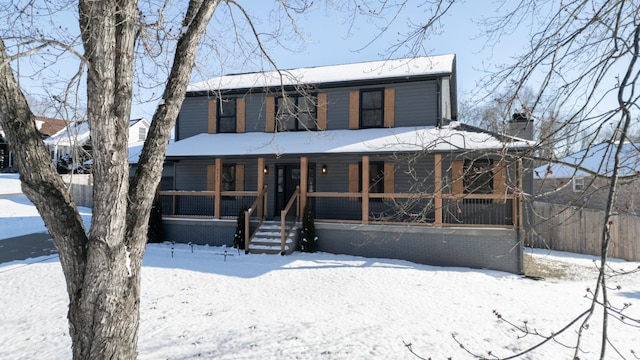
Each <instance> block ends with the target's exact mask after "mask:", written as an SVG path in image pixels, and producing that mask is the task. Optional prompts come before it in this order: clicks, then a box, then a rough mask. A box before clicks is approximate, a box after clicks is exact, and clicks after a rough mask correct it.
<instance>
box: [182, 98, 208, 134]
mask: <svg viewBox="0 0 640 360" xmlns="http://www.w3.org/2000/svg"><path fill="white" fill-rule="evenodd" d="M208 100H209V98H208V97H206V96H202V97H187V98H185V99H184V102H183V103H182V108H181V109H180V113H179V115H178V122H177V129H176V141H179V140H182V139H186V138H188V137H191V136H194V135H198V134H201V133H206V132H208V131H209V120H208V119H209V117H208V115H209V110H208V109H209V107H208Z"/></svg>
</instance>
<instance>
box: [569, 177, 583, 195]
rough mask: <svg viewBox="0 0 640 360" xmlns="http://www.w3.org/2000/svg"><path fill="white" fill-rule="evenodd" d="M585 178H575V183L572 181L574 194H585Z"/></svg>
mask: <svg viewBox="0 0 640 360" xmlns="http://www.w3.org/2000/svg"><path fill="white" fill-rule="evenodd" d="M584 183H585V181H584V177H581V176H580V177H574V178H573V181H571V184H572V188H573V192H575V193H581V192H584V189H585V186H584Z"/></svg>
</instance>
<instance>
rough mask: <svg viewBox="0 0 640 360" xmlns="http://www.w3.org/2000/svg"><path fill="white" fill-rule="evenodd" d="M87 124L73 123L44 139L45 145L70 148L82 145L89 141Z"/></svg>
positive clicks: (84, 122) (85, 122)
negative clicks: (74, 145)
mask: <svg viewBox="0 0 640 360" xmlns="http://www.w3.org/2000/svg"><path fill="white" fill-rule="evenodd" d="M89 135H90V132H89V122H87V121H83V122H81V123H73V124H70V125H69V126H67V127H65V128H64V129H62V130H60V131H58V132H57V133H55V134H53V135H51V136H50V137H48V138H46V139H44V143H45V144H46V145H58V146H72V145H73V144H76V143H77V144H84V142H85V141H86V140H88V139H89Z"/></svg>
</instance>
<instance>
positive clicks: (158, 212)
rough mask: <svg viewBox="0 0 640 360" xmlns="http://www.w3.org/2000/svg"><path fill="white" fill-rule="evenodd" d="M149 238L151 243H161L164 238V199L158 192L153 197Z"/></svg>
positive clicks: (148, 231)
mask: <svg viewBox="0 0 640 360" xmlns="http://www.w3.org/2000/svg"><path fill="white" fill-rule="evenodd" d="M147 239H148V240H147V241H148V242H150V243H161V242H162V241H163V240H164V232H163V231H162V201H161V200H160V196H159V195H158V194H157V193H156V196H155V197H154V198H153V204H152V205H151V214H149V228H148V229H147Z"/></svg>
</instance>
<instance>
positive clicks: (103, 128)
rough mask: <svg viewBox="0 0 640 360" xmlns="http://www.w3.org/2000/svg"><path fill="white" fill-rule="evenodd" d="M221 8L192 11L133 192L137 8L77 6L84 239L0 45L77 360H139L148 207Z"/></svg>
mask: <svg viewBox="0 0 640 360" xmlns="http://www.w3.org/2000/svg"><path fill="white" fill-rule="evenodd" d="M219 2H220V1H202V0H192V1H191V2H190V3H189V7H188V10H187V13H186V15H185V20H184V22H183V25H184V28H185V29H186V30H185V31H184V33H183V34H182V35H181V37H180V39H179V41H178V46H177V49H176V53H175V58H174V65H173V68H172V71H171V74H170V78H169V79H168V83H167V86H166V90H165V93H164V96H163V99H164V104H162V105H160V106H159V108H158V109H157V110H156V114H155V115H154V117H153V122H152V126H151V129H150V132H149V135H148V137H147V141H146V143H145V146H144V149H143V152H142V156H141V159H140V161H139V168H138V171H137V173H136V176H135V178H134V180H133V181H132V185H131V188H130V187H129V164H128V151H127V143H128V141H127V140H128V139H127V137H128V125H129V117H130V112H131V99H132V96H131V93H132V81H133V68H134V58H135V57H134V56H135V54H134V43H135V30H136V16H137V1H135V0H103V1H90V0H81V1H80V2H79V12H80V28H81V33H82V40H83V45H84V49H85V54H84V59H85V60H86V62H87V65H88V74H87V106H88V110H87V117H88V121H89V124H90V128H91V141H92V146H93V154H94V196H93V197H94V205H93V217H92V225H91V232H90V235H89V236H88V237H87V235H86V231H85V229H84V227H83V224H82V219H81V217H80V215H79V213H78V210H77V207H76V206H75V204H74V203H73V200H72V198H71V196H70V194H69V191H68V190H67V188H66V187H65V185H64V183H63V182H62V179H61V178H60V176H59V175H58V174H57V173H56V171H55V168H54V166H53V163H52V162H51V159H50V158H49V154H48V152H47V150H46V148H45V146H44V144H43V142H42V140H41V139H40V137H39V136H38V134H37V131H36V128H35V124H34V122H33V119H32V117H33V115H32V113H31V111H30V109H29V107H28V104H27V102H26V100H25V98H24V96H23V94H22V92H21V91H20V89H19V87H18V85H17V83H16V81H15V78H14V76H13V73H12V71H11V67H10V66H9V59H8V57H7V54H6V49H5V47H4V43H3V42H2V41H1V39H0V94H2V95H0V124H1V125H2V126H3V128H5V129H6V130H7V135H8V139H9V141H10V142H11V144H12V146H13V148H14V150H15V152H16V154H17V161H18V163H19V170H20V174H21V180H22V182H23V188H24V192H25V194H27V196H28V197H29V199H30V200H31V201H32V202H33V203H34V204H35V205H36V207H37V208H38V210H39V212H40V214H41V215H42V217H43V219H44V221H45V223H46V224H47V226H48V228H49V232H50V233H51V235H52V237H53V239H54V244H55V245H56V248H57V249H58V252H59V255H60V261H61V263H62V267H63V271H64V274H65V279H66V282H67V291H68V293H69V315H68V316H69V325H70V335H71V340H72V346H73V357H74V359H135V358H136V356H137V340H138V325H139V303H140V269H141V265H142V256H143V254H144V248H145V244H146V240H147V224H148V219H149V213H150V210H151V203H152V200H153V196H154V193H155V189H156V187H157V186H158V184H159V182H160V174H161V171H162V163H163V161H164V154H165V151H166V147H167V145H168V140H169V136H170V130H171V128H172V127H173V125H174V124H175V120H176V118H177V115H178V111H179V109H180V107H181V106H182V101H183V98H184V93H185V91H186V87H187V85H188V82H189V78H190V75H191V70H192V68H193V65H194V62H195V55H196V50H197V46H198V43H199V41H200V39H201V37H202V35H203V34H204V32H205V29H206V26H207V24H208V22H209V20H210V19H211V16H212V15H213V12H214V10H215V9H216V7H217V5H218V4H219Z"/></svg>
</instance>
